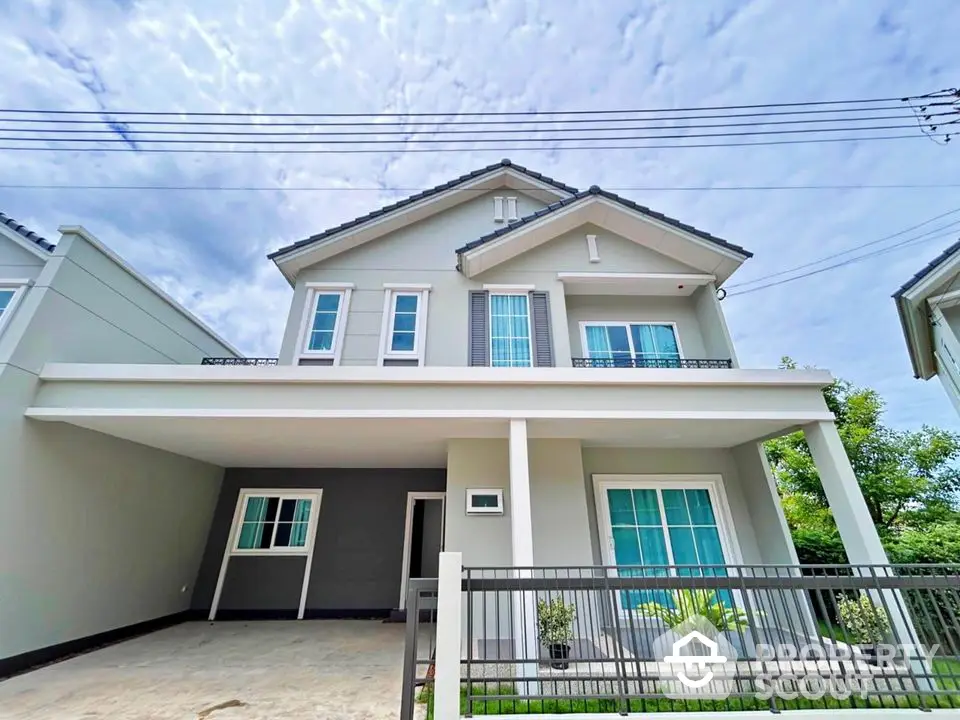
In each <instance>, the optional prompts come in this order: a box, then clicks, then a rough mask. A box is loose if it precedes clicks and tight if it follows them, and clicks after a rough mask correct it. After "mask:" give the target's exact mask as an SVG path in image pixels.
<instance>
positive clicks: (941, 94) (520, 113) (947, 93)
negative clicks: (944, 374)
mask: <svg viewBox="0 0 960 720" xmlns="http://www.w3.org/2000/svg"><path fill="white" fill-rule="evenodd" d="M956 92H957V91H956V90H955V89H949V90H939V91H936V92H933V93H927V94H926V95H907V96H901V97H883V98H865V99H855V100H815V101H804V102H787V103H758V104H754V105H713V106H700V107H685V108H643V109H629V110H515V111H495V112H491V111H478V112H454V113H443V112H432V113H430V112H426V113H425V112H403V113H383V112H381V113H291V112H285V113H263V112H181V111H169V110H167V111H144V110H111V111H105V110H50V109H42V108H0V113H11V114H12V113H22V114H33V115H103V114H105V113H107V112H109V114H110V115H116V116H128V115H138V116H149V117H171V116H178V117H184V116H186V117H358V118H366V117H438V116H451V115H452V116H456V117H527V116H531V115H627V114H641V113H643V114H648V113H655V112H659V113H663V112H697V111H708V110H758V109H765V108H785V107H818V106H834V105H869V104H876V103H882V102H885V103H889V102H909V101H910V100H921V99H927V98H933V99H938V98H948V97H952V96H954V95H955V94H956ZM930 104H931V103H926V105H927V106H929V105H930Z"/></svg>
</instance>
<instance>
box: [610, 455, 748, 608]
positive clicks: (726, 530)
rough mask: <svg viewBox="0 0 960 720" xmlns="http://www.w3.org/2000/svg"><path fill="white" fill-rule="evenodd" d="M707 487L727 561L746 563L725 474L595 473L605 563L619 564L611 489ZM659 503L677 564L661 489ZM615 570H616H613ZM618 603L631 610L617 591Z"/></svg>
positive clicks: (658, 497)
mask: <svg viewBox="0 0 960 720" xmlns="http://www.w3.org/2000/svg"><path fill="white" fill-rule="evenodd" d="M610 489H623V490H706V491H707V495H708V496H709V497H710V504H711V505H712V507H713V514H714V519H715V520H716V521H717V534H718V535H719V536H720V547H721V549H722V550H723V558H724V561H725V563H726V564H727V565H743V553H742V552H741V550H740V541H739V540H738V539H737V534H736V529H735V527H734V523H733V515H732V513H731V512H730V505H729V503H728V502H727V491H726V489H725V487H724V484H723V476H722V475H620V474H618V475H593V495H594V503H595V507H596V508H597V531H598V533H599V534H600V538H599V540H600V556H601V558H602V560H603V564H604V565H607V566H615V565H616V564H617V560H616V556H615V554H614V549H613V526H612V525H611V522H610V504H609V503H608V502H607V492H606V491H607V490H610ZM657 503H658V504H659V506H660V522H661V524H662V527H663V534H664V542H665V543H666V548H667V553H669V557H670V563H669V564H671V565H674V564H676V563H675V562H674V558H673V547H672V546H671V544H670V530H669V527H668V525H667V514H666V511H665V510H664V507H663V495H662V493H660V492H658V493H657ZM611 573H615V571H613V570H611ZM617 606H618V608H619V609H620V613H621V614H625V613H626V612H627V610H626V609H625V608H623V607H622V606H620V595H619V594H618V595H617Z"/></svg>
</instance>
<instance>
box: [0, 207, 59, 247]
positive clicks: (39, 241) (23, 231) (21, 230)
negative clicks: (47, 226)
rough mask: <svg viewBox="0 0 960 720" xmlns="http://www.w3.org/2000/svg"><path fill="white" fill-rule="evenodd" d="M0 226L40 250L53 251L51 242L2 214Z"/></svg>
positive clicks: (0, 215) (0, 214) (0, 213)
mask: <svg viewBox="0 0 960 720" xmlns="http://www.w3.org/2000/svg"><path fill="white" fill-rule="evenodd" d="M0 225H6V226H7V227H8V228H10V229H11V230H13V231H14V232H15V233H17V235H19V236H20V237H22V238H24V239H25V240H29V241H30V242H32V243H34V244H35V245H39V246H40V247H41V248H43V249H44V250H46V251H47V252H52V251H53V249H54V248H55V247H56V246H55V245H54V244H53V243H52V242H50V241H49V240H47V239H46V238H44V237H40V236H39V235H37V234H36V233H35V232H34V231H33V230H30V229H29V228H27V227H25V226H24V225H21V224H20V223H18V222H17V221H16V220H14V219H13V218H12V217H8V216H6V215H4V214H3V213H2V212H0Z"/></svg>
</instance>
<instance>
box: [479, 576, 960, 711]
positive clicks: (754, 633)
mask: <svg viewBox="0 0 960 720" xmlns="http://www.w3.org/2000/svg"><path fill="white" fill-rule="evenodd" d="M462 592H463V593H464V595H463V608H464V611H465V622H464V625H465V628H466V633H465V642H466V647H464V648H463V654H462V657H463V660H462V662H461V673H460V674H461V710H462V714H463V715H465V716H467V717H470V716H472V715H499V714H516V713H522V714H553V713H570V712H574V713H595V712H611V713H617V712H619V713H621V714H627V713H645V712H659V711H668V712H671V711H673V712H675V711H709V712H717V711H743V710H768V711H772V712H779V711H780V710H791V709H817V708H820V709H827V710H834V709H840V708H880V709H883V708H905V709H906V708H917V709H921V710H923V709H932V708H960V565H912V566H911V565H895V566H867V565H863V566H849V565H818V566H772V565H752V566H749V565H738V566H732V565H723V566H720V565H715V566H669V567H667V566H660V567H625V566H620V567H583V568H571V567H556V568H505V567H499V568H464V571H463V582H462ZM708 676H709V677H708ZM705 678H707V680H706V682H705V684H703V681H704V679H705Z"/></svg>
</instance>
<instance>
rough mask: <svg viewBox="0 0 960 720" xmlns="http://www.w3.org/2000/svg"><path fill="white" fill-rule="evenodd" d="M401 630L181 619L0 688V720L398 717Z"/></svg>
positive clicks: (363, 623)
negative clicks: (154, 631) (189, 620)
mask: <svg viewBox="0 0 960 720" xmlns="http://www.w3.org/2000/svg"><path fill="white" fill-rule="evenodd" d="M403 637H404V626H403V625H402V624H393V625H391V624H384V623H382V622H380V621H376V620H306V621H300V622H293V621H289V622H250V623H246V622H221V623H216V624H211V623H205V622H203V623H201V622H194V623H185V624H183V625H178V626H176V627H172V628H168V629H167V630H161V631H159V632H156V633H153V634H150V635H145V636H143V637H140V638H136V639H134V640H129V641H127V642H124V643H120V644H118V645H113V646H111V647H107V648H104V649H102V650H97V651H95V652H92V653H89V654H87V655H81V656H80V657H77V658H74V659H72V660H67V661H65V662H62V663H58V664H56V665H51V666H49V667H46V668H42V669H40V670H36V671H34V672H31V673H27V674H24V675H20V676H18V677H14V678H11V679H9V680H6V681H3V682H0V718H2V720H14V719H16V720H20V719H21V718H23V719H28V718H29V719H30V720H34V719H36V720H75V719H76V720H79V719H80V718H82V719H83V720H93V719H94V718H104V719H105V720H107V719H109V720H128V719H129V720H168V719H169V720H261V719H266V718H270V719H271V720H273V719H276V720H281V719H282V720H307V719H309V720H319V719H321V718H322V719H326V718H347V719H354V718H356V719H359V718H364V719H370V720H380V719H381V718H383V719H386V718H389V719H390V720H395V719H396V718H397V716H398V713H399V710H400V680H401V671H402V667H403Z"/></svg>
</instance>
